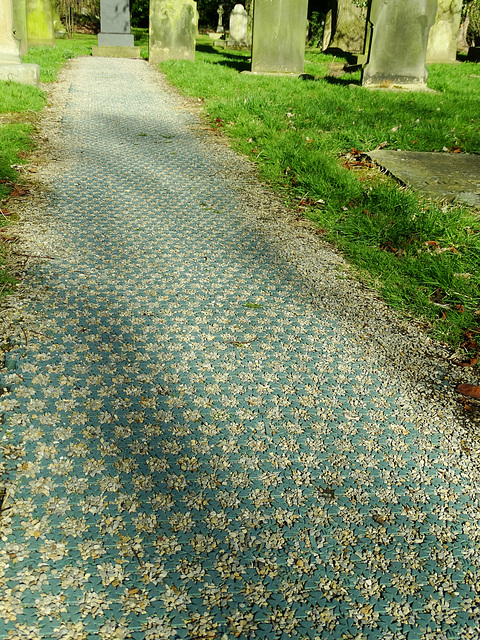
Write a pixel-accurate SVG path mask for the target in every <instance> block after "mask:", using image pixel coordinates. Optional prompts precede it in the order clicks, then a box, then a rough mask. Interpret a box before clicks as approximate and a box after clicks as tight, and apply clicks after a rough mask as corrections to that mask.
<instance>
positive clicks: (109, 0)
mask: <svg viewBox="0 0 480 640" xmlns="http://www.w3.org/2000/svg"><path fill="white" fill-rule="evenodd" d="M92 54H93V55H94V56H105V57H119V58H139V57H140V47H135V46H134V45H133V35H132V33H131V32H130V1H129V0H100V33H99V34H98V45H97V46H96V47H95V46H94V47H92Z"/></svg>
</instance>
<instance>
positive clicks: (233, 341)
mask: <svg viewBox="0 0 480 640" xmlns="http://www.w3.org/2000/svg"><path fill="white" fill-rule="evenodd" d="M255 340H257V336H255V338H252V339H251V340H226V341H225V342H226V344H251V343H252V342H255Z"/></svg>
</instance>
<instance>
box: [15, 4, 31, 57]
mask: <svg viewBox="0 0 480 640" xmlns="http://www.w3.org/2000/svg"><path fill="white" fill-rule="evenodd" d="M13 30H14V33H15V37H16V38H17V39H18V40H19V41H20V53H21V54H22V56H25V55H26V54H27V53H28V41H27V2H26V0H15V2H14V3H13Z"/></svg>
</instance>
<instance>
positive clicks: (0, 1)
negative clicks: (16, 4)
mask: <svg viewBox="0 0 480 640" xmlns="http://www.w3.org/2000/svg"><path fill="white" fill-rule="evenodd" d="M0 80H10V81H12V82H19V83H21V84H33V85H38V84H39V82H40V67H39V66H38V64H23V63H22V56H21V55H20V41H19V40H18V39H17V38H16V37H15V36H14V34H13V4H12V0H0Z"/></svg>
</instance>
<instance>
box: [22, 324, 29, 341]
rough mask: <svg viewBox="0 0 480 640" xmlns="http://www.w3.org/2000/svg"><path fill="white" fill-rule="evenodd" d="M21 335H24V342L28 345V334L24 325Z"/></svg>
mask: <svg viewBox="0 0 480 640" xmlns="http://www.w3.org/2000/svg"><path fill="white" fill-rule="evenodd" d="M22 331H23V335H24V336H25V344H26V345H28V334H27V330H26V329H25V327H22Z"/></svg>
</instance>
